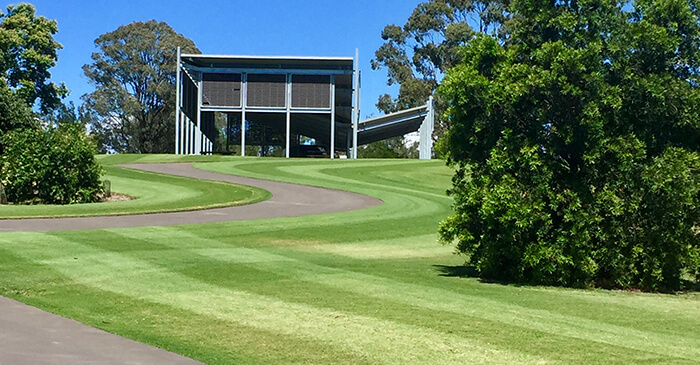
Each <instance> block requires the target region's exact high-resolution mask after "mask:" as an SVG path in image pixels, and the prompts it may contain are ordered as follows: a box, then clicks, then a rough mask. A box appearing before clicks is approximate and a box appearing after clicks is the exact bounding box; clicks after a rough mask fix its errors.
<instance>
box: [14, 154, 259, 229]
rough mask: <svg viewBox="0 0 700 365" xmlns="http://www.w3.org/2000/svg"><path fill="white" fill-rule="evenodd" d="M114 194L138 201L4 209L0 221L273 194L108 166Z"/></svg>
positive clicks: (169, 208)
mask: <svg viewBox="0 0 700 365" xmlns="http://www.w3.org/2000/svg"><path fill="white" fill-rule="evenodd" d="M104 168H105V172H106V174H105V176H104V178H105V179H108V180H110V181H111V183H112V191H113V192H118V193H121V194H126V195H129V196H133V197H136V198H137V199H135V200H129V201H118V202H108V203H91V204H71V205H43V204H39V205H0V219H17V218H58V217H85V216H98V215H128V214H144V213H163V212H175V211H187V210H200V209H210V208H219V207H227V206H233V205H244V204H252V203H257V202H260V201H263V200H266V199H269V198H270V193H269V192H267V191H265V190H262V189H258V188H254V187H250V186H241V185H235V184H229V183H225V182H217V181H204V180H196V179H191V178H185V177H179V176H168V175H161V174H156V173H151V172H144V171H137V170H132V169H126V168H122V167H117V166H113V164H105V166H104Z"/></svg>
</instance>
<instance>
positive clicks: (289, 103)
mask: <svg viewBox="0 0 700 365" xmlns="http://www.w3.org/2000/svg"><path fill="white" fill-rule="evenodd" d="M285 104H286V107H287V113H286V114H287V122H286V130H287V138H286V139H285V143H286V148H285V150H284V157H286V158H289V148H290V145H291V143H290V139H291V138H292V135H291V131H292V112H291V109H292V75H291V74H287V100H286V103H285Z"/></svg>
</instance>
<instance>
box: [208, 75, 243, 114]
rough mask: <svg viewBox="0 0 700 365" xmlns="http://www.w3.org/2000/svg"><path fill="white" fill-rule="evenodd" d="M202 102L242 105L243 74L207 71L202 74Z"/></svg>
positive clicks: (216, 104)
mask: <svg viewBox="0 0 700 365" xmlns="http://www.w3.org/2000/svg"><path fill="white" fill-rule="evenodd" d="M202 104H204V105H211V106H241V75H240V74H217V73H205V74H204V75H203V76H202Z"/></svg>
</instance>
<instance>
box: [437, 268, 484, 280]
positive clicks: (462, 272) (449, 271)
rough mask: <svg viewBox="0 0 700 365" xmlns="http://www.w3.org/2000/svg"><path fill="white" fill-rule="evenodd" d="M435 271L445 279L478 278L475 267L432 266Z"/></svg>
mask: <svg viewBox="0 0 700 365" xmlns="http://www.w3.org/2000/svg"><path fill="white" fill-rule="evenodd" d="M433 267H434V268H435V269H437V271H439V272H440V276H446V277H460V278H464V277H467V278H478V277H479V272H478V271H477V270H476V267H474V266H469V265H459V266H447V265H433Z"/></svg>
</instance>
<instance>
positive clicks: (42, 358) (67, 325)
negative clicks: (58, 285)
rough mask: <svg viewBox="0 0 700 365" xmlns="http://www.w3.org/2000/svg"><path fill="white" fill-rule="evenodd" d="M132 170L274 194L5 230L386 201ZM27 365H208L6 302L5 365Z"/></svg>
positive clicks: (280, 212)
mask: <svg viewBox="0 0 700 365" xmlns="http://www.w3.org/2000/svg"><path fill="white" fill-rule="evenodd" d="M125 167H129V168H135V169H140V170H145V171H153V172H159V173H166V174H172V175H180V176H187V177H194V178H198V179H205V180H218V181H227V182H231V183H236V184H242V185H249V186H255V187H259V188H261V189H265V190H268V191H269V192H271V193H272V198H270V199H269V200H267V201H264V202H260V203H256V204H251V205H245V206H239V207H229V208H217V209H210V210H201V211H192V212H178V213H162V214H144V215H130V216H113V217H86V218H54V219H13V220H0V232H14V231H35V232H36V231H58V230H77V229H100V228H120V227H142V226H166V225H177V224H194V223H209V222H226V221H238V220H248V219H262V218H276V217H292V216H301V215H310V214H321V213H331V212H340V211H349V210H355V209H363V208H369V207H373V206H377V205H380V204H382V202H381V201H380V200H379V199H376V198H372V197H368V196H365V195H361V194H354V193H349V192H344V191H339V190H332V189H323V188H316V187H311V186H303V185H295V184H287V183H280V182H272V181H266V180H258V179H251V178H244V177H237V176H231V175H225V174H218V173H214V172H207V171H203V170H198V169H195V168H193V167H192V166H191V165H190V164H134V165H125ZM10 364H11V365H24V364H27V365H29V364H39V365H42V364H52V365H64V364H65V365H69V364H70V365H73V364H99V365H103V364H104V365H107V364H110V365H111V364H133V365H137V364H152V365H161V364H162V365H165V364H173V365H178V364H200V363H199V362H196V361H194V360H191V359H188V358H185V357H182V356H180V355H177V354H174V353H171V352H167V351H164V350H161V349H158V348H155V347H152V346H148V345H145V344H142V343H138V342H135V341H132V340H129V339H126V338H123V337H120V336H117V335H113V334H110V333H107V332H105V331H102V330H98V329H96V328H93V327H90V326H87V325H84V324H82V323H79V322H76V321H73V320H70V319H67V318H63V317H60V316H57V315H54V314H51V313H48V312H45V311H42V310H39V309H37V308H34V307H30V306H28V305H26V304H22V303H20V302H17V301H14V300H11V299H7V298H4V297H0V365H10Z"/></svg>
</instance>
